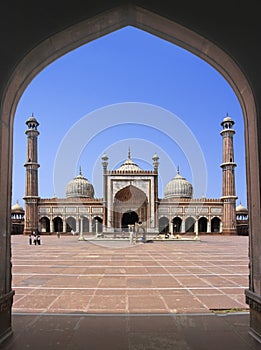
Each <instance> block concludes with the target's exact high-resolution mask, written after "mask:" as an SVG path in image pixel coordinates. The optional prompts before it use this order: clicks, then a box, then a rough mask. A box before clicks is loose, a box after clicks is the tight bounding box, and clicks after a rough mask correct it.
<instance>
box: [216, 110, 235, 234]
mask: <svg viewBox="0 0 261 350" xmlns="http://www.w3.org/2000/svg"><path fill="white" fill-rule="evenodd" d="M234 124H235V123H234V121H233V120H232V119H231V118H230V117H229V116H228V115H227V116H226V117H225V118H224V119H223V121H222V123H221V126H222V127H223V130H222V131H221V132H220V134H221V136H222V138H223V158H222V164H221V165H220V166H221V168H222V197H221V200H222V201H223V203H224V204H223V220H222V223H223V226H222V232H223V233H224V234H236V199H237V196H236V189H235V167H236V166H237V165H236V163H235V161H234V146H233V136H234V134H235V130H234V129H233V125H234Z"/></svg>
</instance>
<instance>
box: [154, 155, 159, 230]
mask: <svg viewBox="0 0 261 350" xmlns="http://www.w3.org/2000/svg"><path fill="white" fill-rule="evenodd" d="M152 160H153V168H154V201H155V204H154V226H155V227H158V225H159V221H158V208H159V190H158V170H159V156H158V155H157V153H155V154H154V155H153V157H152Z"/></svg>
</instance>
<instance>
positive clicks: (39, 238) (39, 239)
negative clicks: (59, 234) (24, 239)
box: [36, 235, 41, 245]
mask: <svg viewBox="0 0 261 350" xmlns="http://www.w3.org/2000/svg"><path fill="white" fill-rule="evenodd" d="M36 240H37V244H38V245H41V236H40V235H37V237H36Z"/></svg>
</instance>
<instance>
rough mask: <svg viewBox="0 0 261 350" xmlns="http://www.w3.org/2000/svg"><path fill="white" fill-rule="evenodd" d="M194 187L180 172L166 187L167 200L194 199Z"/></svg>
mask: <svg viewBox="0 0 261 350" xmlns="http://www.w3.org/2000/svg"><path fill="white" fill-rule="evenodd" d="M192 194H193V187H192V185H191V183H190V182H188V181H187V180H186V179H185V178H184V177H182V176H181V175H180V173H179V171H178V173H177V175H176V176H175V177H174V178H173V179H172V180H171V181H170V182H169V183H168V184H167V185H166V187H165V190H164V196H165V198H192Z"/></svg>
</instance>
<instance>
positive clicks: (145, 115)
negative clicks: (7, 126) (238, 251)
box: [12, 27, 247, 205]
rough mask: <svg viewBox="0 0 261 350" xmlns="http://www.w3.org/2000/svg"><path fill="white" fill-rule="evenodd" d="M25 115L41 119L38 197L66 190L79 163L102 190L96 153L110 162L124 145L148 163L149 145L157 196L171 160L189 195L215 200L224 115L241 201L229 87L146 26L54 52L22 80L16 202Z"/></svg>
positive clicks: (236, 110)
mask: <svg viewBox="0 0 261 350" xmlns="http://www.w3.org/2000/svg"><path fill="white" fill-rule="evenodd" d="M32 113H34V116H35V117H36V118H37V119H38V121H39V123H40V126H39V131H40V136H39V140H38V150H39V152H38V161H39V163H40V168H39V195H40V196H41V197H44V198H49V197H52V196H53V195H54V194H55V195H56V196H58V197H64V196H65V187H66V183H67V182H68V181H69V180H71V179H72V177H74V176H75V175H77V174H78V172H79V167H80V166H81V168H82V172H83V175H84V176H85V177H86V178H87V179H88V180H89V181H91V182H92V184H93V185H94V189H95V197H102V176H101V174H102V166H101V160H100V158H101V155H102V154H103V153H104V152H106V153H107V155H108V157H109V169H113V168H115V167H117V166H119V165H120V164H121V163H122V162H123V161H124V160H125V159H126V157H127V152H128V148H129V147H130V149H131V154H132V158H133V160H134V161H135V162H136V163H138V164H139V165H140V166H141V167H142V168H144V169H152V160H151V158H152V156H153V154H154V153H155V152H156V153H157V154H158V155H159V156H160V160H159V162H160V166H159V175H160V181H159V195H160V197H162V196H163V195H164V187H165V185H166V184H167V182H168V181H170V180H171V179H172V178H173V177H174V176H175V175H176V171H177V167H179V168H180V172H181V174H182V175H183V176H184V177H185V178H187V180H189V181H191V182H192V184H193V185H194V191H195V194H196V196H197V197H198V196H201V195H206V196H207V197H208V198H219V197H220V196H221V188H222V184H221V179H222V172H221V168H220V164H221V163H222V138H221V136H220V131H221V125H220V123H221V121H222V119H223V118H224V117H225V116H226V114H227V113H228V114H229V115H230V116H231V117H232V118H233V120H234V121H235V125H234V128H235V130H236V134H235V137H234V147H235V161H236V163H237V168H236V191H237V196H238V197H239V199H238V203H239V202H242V204H243V205H247V203H246V184H245V183H246V180H245V149H244V137H243V132H244V124H243V117H242V111H241V108H240V105H239V102H238V100H237V98H236V96H235V94H234V92H233V90H232V89H231V87H230V86H229V84H228V83H227V82H226V81H225V79H224V78H223V77H222V76H221V75H220V74H219V73H218V72H217V71H215V70H214V69H213V68H212V67H211V66H209V65H208V64H207V63H206V62H204V61H202V60H201V59H199V58H198V57H196V56H194V55H193V54H191V53H189V52H187V51H186V50H184V49H182V48H180V47H177V46H175V45H173V44H171V43H168V42H167V41H164V40H162V39H159V38H157V37H155V36H153V35H151V34H148V33H146V32H143V31H141V30H138V29H136V28H133V27H126V28H123V29H121V30H118V31H116V32H113V33H111V34H109V35H106V36H104V37H102V38H99V39H98V40H95V41H93V42H91V43H88V44H86V45H84V46H82V47H80V48H78V49H76V50H74V51H72V52H70V53H69V54H67V55H65V56H63V57H61V58H60V59H58V60H56V61H55V62H53V63H52V64H51V65H49V66H48V67H46V68H45V69H44V70H43V71H42V72H41V73H40V74H38V76H37V77H36V78H35V79H34V80H33V81H32V82H31V84H30V85H29V86H28V87H27V89H26V91H25V92H24V94H23V96H22V98H21V100H20V102H19V104H18V107H17V111H16V117H15V124H14V135H15V136H14V167H13V200H12V202H13V203H15V202H16V200H18V201H19V203H20V204H22V205H24V203H23V199H22V198H23V196H24V184H25V168H24V162H25V153H26V136H25V134H24V131H25V130H26V125H25V121H26V120H27V118H28V117H29V116H30V115H31V114H32ZM90 135H91V136H90ZM204 189H205V190H204ZM204 191H205V193H203V192H204Z"/></svg>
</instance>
